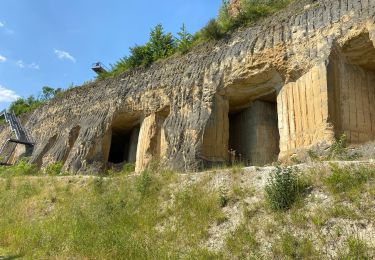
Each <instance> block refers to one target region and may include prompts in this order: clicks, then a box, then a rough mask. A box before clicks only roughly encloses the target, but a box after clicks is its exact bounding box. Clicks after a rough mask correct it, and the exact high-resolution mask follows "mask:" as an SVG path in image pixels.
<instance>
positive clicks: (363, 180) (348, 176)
mask: <svg viewBox="0 0 375 260" xmlns="http://www.w3.org/2000/svg"><path fill="white" fill-rule="evenodd" d="M331 172H332V174H330V175H329V176H327V177H326V178H325V179H324V183H325V184H326V185H327V187H328V189H329V190H330V191H331V192H332V193H333V194H343V195H345V194H349V195H350V194H352V195H358V194H359V193H360V192H361V191H362V190H363V188H364V185H366V184H369V183H373V182H374V179H375V169H374V168H369V167H359V168H355V167H350V166H348V167H339V166H338V165H336V164H332V165H331Z"/></svg>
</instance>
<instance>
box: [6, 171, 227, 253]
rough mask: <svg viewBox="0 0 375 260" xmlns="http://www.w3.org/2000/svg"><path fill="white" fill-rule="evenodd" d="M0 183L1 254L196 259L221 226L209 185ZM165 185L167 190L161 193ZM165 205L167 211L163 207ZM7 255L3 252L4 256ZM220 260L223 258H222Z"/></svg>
mask: <svg viewBox="0 0 375 260" xmlns="http://www.w3.org/2000/svg"><path fill="white" fill-rule="evenodd" d="M6 182H7V185H3V184H2V183H3V182H2V180H0V183H1V185H0V208H1V209H6V210H4V211H3V210H2V214H0V226H1V229H0V249H1V248H5V249H6V252H11V253H12V255H21V256H24V257H25V258H34V259H35V258H37V259H42V258H51V257H52V258H53V257H56V256H58V257H59V258H86V259H118V258H121V259H123V258H125V259H170V258H172V259H177V258H180V257H184V258H187V259H196V257H202V256H205V255H206V256H215V255H216V254H214V253H210V252H208V251H207V250H205V249H204V248H201V240H202V239H204V238H206V237H207V235H208V227H209V225H210V224H211V223H215V222H217V221H218V220H219V219H222V215H223V213H222V212H221V207H220V205H219V203H218V194H217V193H216V192H214V191H209V190H207V189H206V188H205V184H206V183H205V182H203V183H196V184H194V185H192V186H191V187H186V188H185V189H183V190H181V191H178V192H177V193H176V197H175V200H174V203H171V202H170V199H171V193H170V191H169V190H166V189H164V188H162V187H166V186H167V185H173V184H174V185H176V184H177V179H176V178H175V173H171V172H159V173H153V174H152V175H151V174H146V173H144V174H142V175H141V176H139V177H137V178H114V179H113V180H112V179H107V178H76V179H72V180H71V181H69V182H66V181H58V180H57V179H56V177H45V178H43V179H42V178H38V179H30V177H13V178H11V177H9V178H7V181H6ZM162 185H163V186H162ZM162 204H165V205H166V206H165V207H164V208H161V207H160V205H162ZM0 252H1V251H0ZM216 256H217V255H216Z"/></svg>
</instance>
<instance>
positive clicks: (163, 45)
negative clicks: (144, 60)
mask: <svg viewBox="0 0 375 260" xmlns="http://www.w3.org/2000/svg"><path fill="white" fill-rule="evenodd" d="M148 45H149V47H150V50H151V53H152V57H153V61H156V60H159V59H164V58H167V57H169V56H170V55H172V54H173V53H174V52H175V50H176V43H175V41H174V39H173V35H172V34H171V33H165V32H164V29H163V26H162V25H161V24H158V25H156V26H155V27H154V28H153V29H152V30H151V32H150V40H149V43H148Z"/></svg>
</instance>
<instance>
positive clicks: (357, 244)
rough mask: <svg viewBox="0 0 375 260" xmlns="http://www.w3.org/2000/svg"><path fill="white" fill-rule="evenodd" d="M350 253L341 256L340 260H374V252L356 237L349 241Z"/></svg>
mask: <svg viewBox="0 0 375 260" xmlns="http://www.w3.org/2000/svg"><path fill="white" fill-rule="evenodd" d="M347 244H348V252H346V253H344V254H341V255H340V256H339V258H340V259H344V260H350V259H363V260H367V259H368V260H370V259H373V254H374V250H373V249H372V248H370V247H369V246H368V245H366V244H365V243H364V242H363V241H362V240H360V239H358V238H356V237H350V238H349V239H348V241H347Z"/></svg>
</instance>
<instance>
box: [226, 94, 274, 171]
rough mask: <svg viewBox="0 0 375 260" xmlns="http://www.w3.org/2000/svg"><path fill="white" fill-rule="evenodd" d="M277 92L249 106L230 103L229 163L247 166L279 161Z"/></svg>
mask: <svg viewBox="0 0 375 260" xmlns="http://www.w3.org/2000/svg"><path fill="white" fill-rule="evenodd" d="M276 99H277V96H276V92H273V93H271V94H267V95H265V96H262V97H259V98H257V99H256V100H254V101H251V102H250V104H248V105H247V106H245V107H244V106H238V105H237V104H236V103H233V102H229V114H228V117H229V144H228V148H229V149H228V153H229V156H228V157H229V162H230V163H231V164H234V163H241V164H244V165H246V166H250V165H259V166H261V165H265V164H269V163H272V162H275V161H277V158H278V155H279V152H280V150H279V142H280V135H279V129H278V115H277V102H276Z"/></svg>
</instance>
